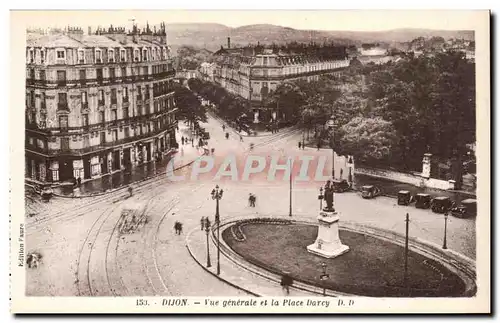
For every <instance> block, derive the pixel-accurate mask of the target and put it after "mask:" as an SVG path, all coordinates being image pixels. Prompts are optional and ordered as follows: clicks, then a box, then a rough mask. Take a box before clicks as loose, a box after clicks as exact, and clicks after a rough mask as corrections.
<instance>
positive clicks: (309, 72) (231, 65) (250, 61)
mask: <svg viewBox="0 0 500 323" xmlns="http://www.w3.org/2000/svg"><path fill="white" fill-rule="evenodd" d="M339 49H340V50H339V52H338V53H337V54H335V55H329V58H328V59H325V58H320V57H316V56H314V55H305V54H298V53H285V52H281V51H276V50H273V49H265V48H264V49H262V50H257V51H256V50H255V48H230V40H228V48H221V49H220V50H219V51H217V52H216V53H215V54H214V55H215V56H216V59H215V64H214V67H213V80H214V82H215V83H217V84H219V85H220V86H222V87H223V88H225V89H226V90H227V91H228V92H230V93H233V94H235V95H239V96H241V97H243V98H245V99H247V100H249V105H250V109H251V112H252V113H253V120H254V123H259V122H268V121H270V119H274V120H276V118H279V116H277V115H276V113H275V112H271V111H266V109H265V108H264V106H263V101H264V99H265V97H266V96H267V95H268V94H269V93H271V91H274V90H276V88H277V87H278V86H279V85H280V84H281V83H283V82H288V81H294V80H299V79H303V80H307V81H313V80H318V79H319V78H320V76H321V75H324V74H339V73H341V71H342V70H343V69H345V68H347V67H348V66H349V65H350V60H349V57H348V55H347V52H346V48H339ZM203 71H204V70H203ZM203 71H202V72H203ZM210 72H212V70H210ZM202 74H203V73H202ZM207 74H208V73H207ZM207 78H208V75H207Z"/></svg>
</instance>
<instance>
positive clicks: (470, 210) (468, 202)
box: [452, 199, 477, 218]
mask: <svg viewBox="0 0 500 323" xmlns="http://www.w3.org/2000/svg"><path fill="white" fill-rule="evenodd" d="M459 208H462V210H463V211H462V214H458V217H463V218H468V217H474V216H476V215H477V201H476V200H475V199H465V200H463V201H462V202H461V206H460V207H459ZM452 215H454V216H457V215H455V214H453V211H452Z"/></svg>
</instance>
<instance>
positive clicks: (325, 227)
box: [307, 210, 349, 258]
mask: <svg viewBox="0 0 500 323" xmlns="http://www.w3.org/2000/svg"><path fill="white" fill-rule="evenodd" d="M318 221H319V227H318V237H317V238H316V241H315V242H314V243H313V244H311V245H309V246H307V251H309V252H310V253H313V254H315V255H318V256H321V257H324V258H335V257H338V256H340V255H342V254H344V253H346V252H348V251H349V247H348V246H346V245H344V244H342V242H341V241H340V238H339V215H338V213H337V212H335V211H332V210H323V212H321V213H320V215H319V216H318Z"/></svg>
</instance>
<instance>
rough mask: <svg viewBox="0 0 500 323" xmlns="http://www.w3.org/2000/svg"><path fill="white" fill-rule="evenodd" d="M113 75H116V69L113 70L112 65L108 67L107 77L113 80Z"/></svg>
mask: <svg viewBox="0 0 500 323" xmlns="http://www.w3.org/2000/svg"><path fill="white" fill-rule="evenodd" d="M115 77H116V70H115V68H114V67H112V68H110V69H109V78H110V79H111V80H114V79H115Z"/></svg>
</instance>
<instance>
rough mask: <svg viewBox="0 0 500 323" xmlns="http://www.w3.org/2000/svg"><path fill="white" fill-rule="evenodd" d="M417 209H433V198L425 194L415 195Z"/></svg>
mask: <svg viewBox="0 0 500 323" xmlns="http://www.w3.org/2000/svg"><path fill="white" fill-rule="evenodd" d="M415 207H416V208H417V209H428V208H430V207H431V196H430V195H429V194H425V193H418V194H417V195H415Z"/></svg>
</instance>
